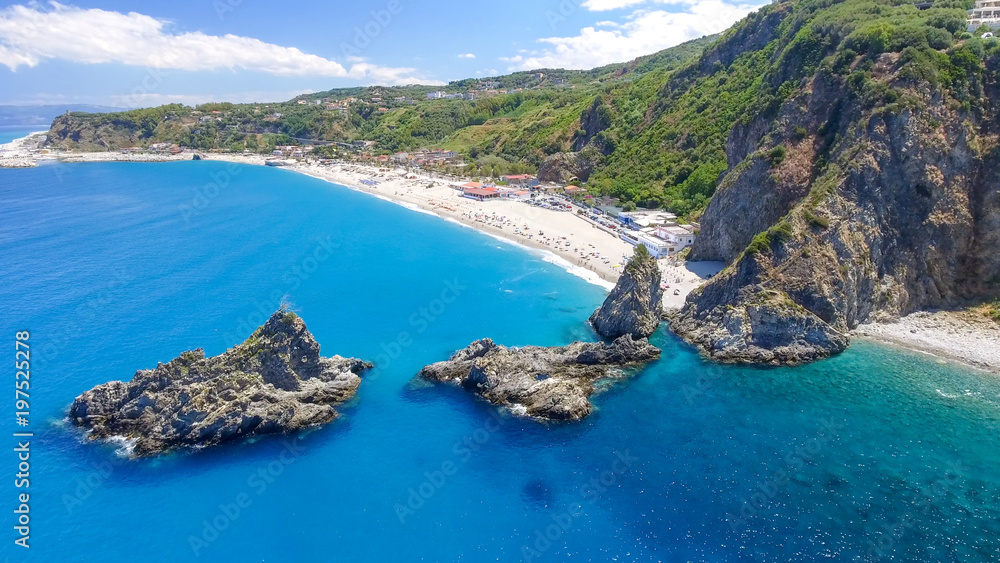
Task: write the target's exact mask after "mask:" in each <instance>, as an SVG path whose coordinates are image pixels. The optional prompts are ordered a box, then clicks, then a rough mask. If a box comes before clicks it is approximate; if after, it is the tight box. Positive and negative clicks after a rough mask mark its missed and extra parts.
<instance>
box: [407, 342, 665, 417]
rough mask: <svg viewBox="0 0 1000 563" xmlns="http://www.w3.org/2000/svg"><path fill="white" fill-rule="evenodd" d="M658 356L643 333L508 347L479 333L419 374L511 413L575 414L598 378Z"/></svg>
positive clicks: (582, 413)
mask: <svg viewBox="0 0 1000 563" xmlns="http://www.w3.org/2000/svg"><path fill="white" fill-rule="evenodd" d="M658 357H660V350H659V348H656V347H655V346H653V345H651V344H650V343H649V342H647V341H646V339H645V338H642V339H639V340H633V339H632V337H631V336H629V335H625V336H622V337H621V338H618V339H617V340H615V341H614V342H613V343H610V344H609V343H606V342H574V343H573V344H570V345H569V346H561V347H551V348H546V347H542V346H525V347H523V348H508V347H506V346H500V345H497V344H495V343H494V342H493V341H492V340H490V339H489V338H484V339H482V340H478V341H476V342H473V343H472V344H470V345H469V346H468V347H467V348H465V349H463V350H459V351H458V352H456V353H455V354H454V355H453V356H452V357H451V359H449V360H447V361H444V362H438V363H436V364H432V365H429V366H427V367H425V368H423V369H422V370H420V374H419V375H420V377H422V378H424V379H427V380H430V381H438V382H446V383H455V384H457V385H459V386H461V387H463V388H465V389H466V390H469V391H472V392H474V393H476V394H477V395H479V396H481V397H483V398H484V399H486V400H487V401H489V402H490V403H493V404H494V405H500V406H504V407H507V408H509V409H510V410H511V412H513V413H514V414H518V415H527V416H530V417H533V418H538V419H545V420H580V419H582V418H584V417H586V416H587V415H589V414H590V412H591V404H590V401H589V400H588V397H590V395H591V394H593V393H594V383H595V382H596V381H598V380H600V379H605V378H609V377H618V376H624V375H625V372H624V371H623V369H622V368H627V367H634V366H638V365H639V364H642V363H645V362H648V361H650V360H654V359H656V358H658Z"/></svg>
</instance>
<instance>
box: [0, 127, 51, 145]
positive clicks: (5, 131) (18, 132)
mask: <svg viewBox="0 0 1000 563" xmlns="http://www.w3.org/2000/svg"><path fill="white" fill-rule="evenodd" d="M41 129H44V127H37V126H36V127H35V128H33V129H32V128H30V127H28V128H24V127H15V128H6V127H3V128H0V145H2V144H4V143H9V142H11V141H13V140H14V139H20V138H21V137H26V136H28V135H29V134H31V133H34V132H35V131H39V130H41Z"/></svg>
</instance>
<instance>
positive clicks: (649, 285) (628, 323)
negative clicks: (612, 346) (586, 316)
mask: <svg viewBox="0 0 1000 563" xmlns="http://www.w3.org/2000/svg"><path fill="white" fill-rule="evenodd" d="M662 309H663V288H662V287H661V286H660V267H659V265H657V263H656V259H654V258H653V257H652V256H651V255H650V254H649V252H648V251H647V250H646V247H645V246H642V245H638V246H636V249H635V254H634V255H633V256H632V258H631V259H629V261H628V264H626V266H625V271H624V272H623V273H622V275H621V277H619V278H618V283H617V284H615V287H614V289H612V290H611V293H610V294H609V295H608V297H607V299H605V300H604V304H603V305H601V307H600V308H599V309H598V310H597V311H594V314H593V315H591V316H590V323H591V324H592V325H593V326H594V330H596V331H597V333H598V334H600V335H601V336H603V337H604V338H610V339H614V338H618V337H619V336H622V335H625V334H628V335H630V336H632V338H646V337H648V336H649V335H651V334H653V332H654V331H656V327H657V326H659V325H660V315H661V314H662Z"/></svg>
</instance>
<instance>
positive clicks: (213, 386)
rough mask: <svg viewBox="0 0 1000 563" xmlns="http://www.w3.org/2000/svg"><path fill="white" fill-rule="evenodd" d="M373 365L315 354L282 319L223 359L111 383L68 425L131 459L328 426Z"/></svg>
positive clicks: (297, 328) (196, 356)
mask: <svg viewBox="0 0 1000 563" xmlns="http://www.w3.org/2000/svg"><path fill="white" fill-rule="evenodd" d="M371 367H372V365H371V364H370V363H367V362H363V361H361V360H357V359H352V358H342V357H340V356H333V357H329V358H324V357H322V356H320V346H319V344H318V343H317V342H316V340H315V339H314V338H313V336H312V334H310V332H309V331H308V330H307V329H306V325H305V323H304V322H303V321H302V319H301V318H299V317H298V316H297V315H296V314H294V313H291V312H286V311H278V312H276V313H275V314H274V315H272V316H271V318H270V319H269V320H268V321H267V322H266V323H265V324H264V325H263V326H261V327H260V328H258V329H257V330H256V331H255V332H254V333H253V334H252V335H250V337H249V338H248V339H247V340H246V341H245V342H243V343H242V344H239V345H237V346H235V347H233V348H232V349H230V350H228V351H226V352H225V353H224V354H222V355H219V356H215V357H212V358H206V357H205V352H204V351H203V350H201V349H198V350H194V351H191V352H185V353H183V354H181V355H180V357H178V358H176V359H174V360H172V361H170V362H169V363H166V364H162V363H161V364H159V365H158V366H157V367H156V368H155V369H151V370H140V371H138V372H136V374H135V376H133V378H132V380H131V381H129V382H122V381H112V382H110V383H105V384H104V385H99V386H97V387H95V388H93V389H91V390H90V391H87V392H85V393H83V394H82V395H80V396H79V397H77V398H76V400H75V401H74V402H73V406H72V407H71V408H70V419H71V420H72V422H73V423H74V424H76V425H78V426H81V427H84V428H88V429H90V430H91V432H90V437H91V438H94V439H107V438H113V437H121V438H125V439H126V440H129V441H131V442H133V443H134V448H133V450H132V455H134V456H147V455H155V454H159V453H163V452H166V451H170V450H174V449H178V448H181V447H201V446H211V445H216V444H220V443H223V442H227V441H230V440H234V439H238V438H244V437H249V436H259V435H264V434H274V433H283V432H292V431H295V430H299V429H301V428H305V427H309V426H317V425H321V424H326V423H328V422H330V421H332V420H334V419H336V418H337V417H338V416H339V414H338V413H337V411H336V409H335V408H334V407H335V406H337V405H339V404H341V403H343V402H344V401H347V400H349V399H351V398H352V397H354V395H355V393H356V392H357V389H358V385H359V384H360V383H361V380H360V378H359V377H358V376H359V374H361V373H362V372H363V371H364V370H366V369H369V368H371Z"/></svg>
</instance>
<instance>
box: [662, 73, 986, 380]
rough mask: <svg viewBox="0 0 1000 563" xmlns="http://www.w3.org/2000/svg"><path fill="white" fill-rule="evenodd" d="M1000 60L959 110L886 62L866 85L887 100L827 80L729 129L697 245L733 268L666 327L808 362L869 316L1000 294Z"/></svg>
mask: <svg viewBox="0 0 1000 563" xmlns="http://www.w3.org/2000/svg"><path fill="white" fill-rule="evenodd" d="M997 66H998V65H997V58H996V57H994V58H992V59H987V62H986V68H985V72H983V74H982V78H981V79H978V78H977V77H976V76H971V77H970V80H971V84H970V85H969V86H968V89H969V96H971V97H972V99H973V102H974V103H973V104H967V105H966V106H965V107H963V105H962V104H959V103H957V102H956V101H955V100H954V99H949V97H948V96H946V95H943V94H942V93H941V92H940V91H938V90H937V89H935V88H933V87H930V85H929V84H927V83H925V82H922V81H919V80H916V79H913V78H911V77H907V75H906V74H904V73H901V72H900V70H901V68H902V61H901V60H900V58H899V56H898V55H893V54H884V55H882V56H881V57H880V58H879V59H878V61H877V64H876V65H875V66H874V68H873V71H872V75H873V76H872V78H873V81H872V82H873V83H874V84H876V86H877V87H879V88H884V90H883V91H884V92H894V94H892V95H891V96H887V99H884V100H881V101H877V102H876V103H871V101H870V99H865V98H866V97H868V98H870V96H871V95H872V94H871V91H873V90H875V89H874V88H872V89H871V90H869V91H867V92H858V91H857V88H853V87H852V85H851V84H850V82H849V81H848V80H846V79H844V78H843V77H841V76H838V75H836V74H833V73H831V72H824V71H820V72H818V73H817V74H816V75H815V76H814V77H813V78H812V79H811V80H810V82H809V86H808V87H807V88H806V89H805V91H804V92H802V93H801V94H800V95H798V96H796V97H794V98H792V99H790V100H789V101H787V102H786V103H785V104H783V105H782V106H781V107H780V108H779V109H778V110H777V111H776V112H774V113H771V114H769V115H762V116H759V117H758V118H757V119H755V120H753V121H752V122H751V123H749V124H748V125H746V126H743V127H737V128H734V130H733V131H732V133H731V135H730V138H729V146H728V147H727V148H728V150H727V152H728V155H729V158H730V166H731V167H730V171H729V173H728V174H727V176H726V178H725V179H724V181H723V182H722V185H721V187H720V190H719V192H718V193H717V194H716V196H715V197H714V199H713V200H712V202H711V204H710V205H709V207H708V209H707V210H706V212H705V215H704V217H703V218H702V222H701V224H702V230H701V235H700V237H699V238H698V240H697V243H696V245H695V247H694V249H693V250H692V257H693V258H697V259H717V260H725V261H730V262H732V264H731V265H730V267H729V268H728V269H727V270H726V271H724V272H723V273H722V274H720V275H719V276H717V277H716V279H714V280H713V281H712V282H711V283H709V284H708V285H707V286H706V287H704V288H702V289H701V290H700V291H696V292H694V293H692V295H691V296H689V298H688V300H687V303H686V305H685V307H684V308H683V309H682V310H681V311H680V312H678V313H676V314H674V315H673V316H672V325H671V326H672V328H673V329H674V330H676V331H677V332H678V334H680V335H681V336H683V337H684V338H686V339H688V340H689V341H691V342H692V343H694V344H696V345H697V346H699V347H700V348H701V349H702V350H704V351H705V352H706V353H707V354H709V355H710V356H712V357H716V358H719V359H723V360H732V361H750V362H764V363H787V362H798V361H807V360H811V359H816V358H821V357H826V356H829V355H831V354H835V353H837V352H839V351H841V350H843V349H844V348H845V347H846V345H847V343H848V338H847V336H845V334H846V333H847V332H848V331H849V330H850V329H852V328H854V327H856V326H857V325H858V324H859V323H862V322H865V321H872V320H884V319H888V318H893V317H897V316H899V315H904V314H908V313H911V312H914V311H917V310H922V309H931V308H947V307H960V306H963V305H967V304H970V303H975V302H979V301H982V300H986V299H994V298H996V297H998V296H1000V254H998V253H997V252H996V249H997V248H998V243H1000V150H998V146H997V139H998V133H1000V128H998V122H997V120H996V117H995V116H996V115H997V113H996V112H997V109H998V101H1000V92H998V90H997V76H998V69H997ZM969 106H971V108H970V107H969ZM779 146H780V147H781V148H780V149H777V147H779Z"/></svg>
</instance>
